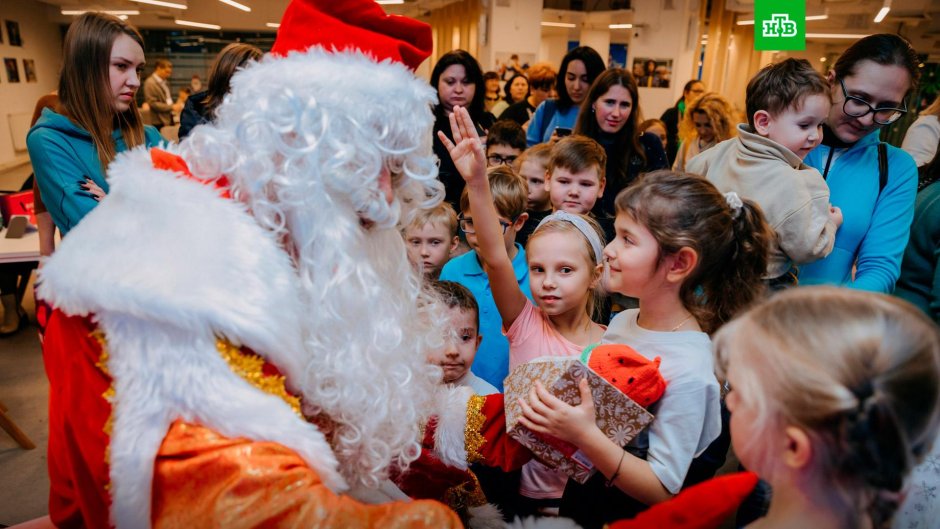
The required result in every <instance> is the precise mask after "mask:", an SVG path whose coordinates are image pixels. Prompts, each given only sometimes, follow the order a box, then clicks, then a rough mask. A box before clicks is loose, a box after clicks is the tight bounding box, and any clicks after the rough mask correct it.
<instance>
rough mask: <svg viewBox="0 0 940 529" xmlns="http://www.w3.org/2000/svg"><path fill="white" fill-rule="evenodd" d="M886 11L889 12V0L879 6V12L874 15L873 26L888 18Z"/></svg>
mask: <svg viewBox="0 0 940 529" xmlns="http://www.w3.org/2000/svg"><path fill="white" fill-rule="evenodd" d="M888 11H891V0H885V3H884V4H882V5H881V10H880V11H878V14H877V15H875V24H878V23H879V22H881V21H882V20H884V19H885V17H886V16H888Z"/></svg>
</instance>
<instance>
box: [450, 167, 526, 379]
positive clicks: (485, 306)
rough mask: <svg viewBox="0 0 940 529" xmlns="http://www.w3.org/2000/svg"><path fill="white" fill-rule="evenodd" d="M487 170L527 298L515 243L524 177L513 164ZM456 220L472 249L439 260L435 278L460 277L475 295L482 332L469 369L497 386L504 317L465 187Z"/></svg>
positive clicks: (502, 372) (504, 369) (505, 346)
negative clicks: (479, 251) (480, 249)
mask: <svg viewBox="0 0 940 529" xmlns="http://www.w3.org/2000/svg"><path fill="white" fill-rule="evenodd" d="M488 176H489V181H490V192H491V193H492V194H493V202H494V203H495V205H496V211H497V212H498V213H499V222H500V224H501V225H502V227H503V240H504V241H505V243H506V252H507V253H508V254H509V257H510V259H512V265H513V269H514V270H515V272H516V280H517V281H518V282H519V287H520V288H521V289H522V292H523V293H525V295H526V296H527V297H528V298H529V299H532V293H531V291H530V290H529V270H528V266H527V265H526V258H525V250H524V249H523V248H522V246H521V245H520V244H518V243H516V233H517V232H518V231H519V230H520V229H522V226H523V225H524V224H525V222H526V219H527V218H528V214H526V210H525V209H526V201H527V199H528V189H527V187H526V183H525V181H523V180H522V178H520V177H519V176H518V175H516V174H515V173H514V172H513V171H512V169H510V168H509V167H507V166H503V165H500V166H496V167H492V168H490V169H489V171H488ZM458 224H459V225H460V229H461V230H463V232H464V234H465V235H466V236H467V244H468V245H469V246H470V249H471V251H469V252H467V253H465V254H463V255H461V256H459V257H455V258H453V259H451V260H450V261H449V262H448V263H447V264H446V265H444V269H443V270H441V276H440V279H441V280H442V281H454V282H457V283H460V284H461V285H463V286H465V287H467V289H468V290H469V291H470V292H472V293H473V296H474V297H475V298H476V300H477V304H478V305H479V308H480V334H481V335H483V342H482V343H481V344H480V348H479V349H478V350H477V356H476V359H475V360H474V362H473V366H472V367H471V370H472V371H473V373H474V374H476V375H477V376H478V377H480V378H482V379H483V380H486V381H487V382H489V383H490V384H492V385H493V386H495V387H496V388H497V389H498V390H499V391H500V392H502V391H503V379H504V378H506V375H508V374H509V341H508V340H507V339H506V337H505V336H504V335H503V320H502V318H500V316H499V311H498V310H497V309H496V302H495V301H493V292H492V291H491V290H490V282H489V280H488V279H487V277H486V272H485V271H484V270H483V265H482V264H481V262H480V259H479V257H478V256H477V252H476V249H477V239H476V230H474V227H473V211H472V210H471V209H470V199H469V197H468V195H467V190H466V189H464V192H463V193H462V194H461V195H460V216H459V217H458Z"/></svg>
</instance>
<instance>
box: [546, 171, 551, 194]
mask: <svg viewBox="0 0 940 529" xmlns="http://www.w3.org/2000/svg"><path fill="white" fill-rule="evenodd" d="M551 185H552V173H550V172H549V171H548V169H546V170H545V192H546V193H551V191H552V189H551Z"/></svg>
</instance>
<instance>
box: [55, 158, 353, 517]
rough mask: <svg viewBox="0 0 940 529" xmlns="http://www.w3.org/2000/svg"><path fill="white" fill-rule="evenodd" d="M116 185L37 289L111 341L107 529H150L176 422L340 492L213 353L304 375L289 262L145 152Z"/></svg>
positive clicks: (317, 448)
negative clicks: (279, 459) (157, 476)
mask: <svg viewBox="0 0 940 529" xmlns="http://www.w3.org/2000/svg"><path fill="white" fill-rule="evenodd" d="M110 182H111V192H110V194H109V195H108V197H107V198H105V199H104V200H102V202H101V204H100V205H99V206H98V207H97V208H95V210H94V211H92V212H91V213H89V214H88V215H87V216H86V217H85V218H84V219H83V220H82V222H81V223H80V224H79V225H78V226H77V227H76V228H75V229H74V230H72V231H71V232H70V233H69V235H68V237H66V238H64V239H63V241H62V244H61V246H60V247H59V248H58V249H57V250H56V253H55V255H54V256H53V257H51V258H50V259H49V260H48V261H47V262H46V264H45V266H44V267H43V269H42V271H41V272H40V277H41V283H40V287H39V290H40V295H41V296H42V297H43V298H45V299H48V300H50V301H51V302H52V303H53V305H55V306H57V307H58V308H59V309H61V310H63V311H64V312H66V313H67V314H73V315H74V314H80V315H84V314H94V315H95V318H96V320H97V322H98V324H99V326H100V328H101V329H102V330H103V331H104V333H105V335H106V337H107V340H108V351H109V356H110V359H109V363H108V367H109V370H110V372H111V375H112V377H113V380H114V387H115V400H114V403H113V410H114V412H113V413H114V430H113V431H114V433H113V435H112V437H111V445H110V451H111V452H110V453H111V468H110V477H111V483H112V488H111V494H112V500H113V503H112V510H111V516H112V523H114V524H115V526H116V527H120V528H122V529H123V528H125V527H132V528H136V527H148V526H149V521H150V504H151V495H152V493H151V484H152V476H153V465H154V458H155V455H156V452H157V450H158V449H159V447H160V444H161V443H162V441H163V439H164V437H165V436H166V433H167V429H168V428H169V426H170V424H171V423H172V421H174V420H176V419H183V420H187V421H194V422H197V423H199V424H202V425H205V426H207V427H209V428H211V429H213V430H215V431H218V432H219V433H221V434H222V435H225V436H229V437H239V436H244V437H247V438H249V439H255V440H267V441H274V442H278V443H281V444H283V445H285V446H287V447H289V448H291V449H293V450H295V451H296V452H297V453H298V454H300V455H301V457H303V458H304V460H305V461H306V462H307V463H308V464H309V465H310V466H311V468H313V469H314V470H315V471H317V472H318V473H319V475H320V477H321V479H323V482H324V484H326V485H327V486H328V487H330V488H331V489H332V490H334V491H337V492H341V491H343V490H345V488H346V483H345V481H344V480H343V478H342V477H341V476H340V474H339V472H338V469H337V466H338V464H337V461H336V458H335V456H334V454H333V452H332V450H331V448H330V446H329V444H328V443H327V442H326V439H325V438H324V436H323V434H322V433H321V432H319V431H318V430H317V429H316V427H314V426H313V425H311V424H310V423H308V422H306V421H303V420H301V419H300V418H298V417H297V416H296V415H295V414H294V412H293V410H292V409H291V408H290V406H289V405H288V404H287V403H285V402H284V401H283V400H281V399H279V398H277V397H274V396H271V395H268V394H266V393H264V392H262V391H261V390H259V389H256V388H254V387H253V386H251V385H250V384H249V383H248V382H246V381H244V380H242V379H241V378H240V377H239V376H238V375H236V374H235V373H234V372H232V370H231V369H230V368H229V367H228V365H227V364H226V363H225V360H224V359H223V358H222V357H221V356H220V355H219V353H218V351H217V350H216V347H215V340H216V336H224V337H226V338H227V339H229V340H230V341H231V342H232V343H235V344H239V345H245V346H248V347H250V348H252V349H253V350H255V351H256V352H258V353H259V354H264V355H265V356H266V357H267V358H268V359H269V360H271V361H272V362H273V363H274V364H275V365H277V366H278V367H279V368H280V369H282V371H283V372H284V373H285V375H287V376H288V378H290V377H291V376H296V375H298V374H299V373H300V372H301V370H302V369H303V367H302V366H303V365H304V364H303V361H302V359H303V357H304V354H303V351H304V346H303V340H302V336H303V335H302V328H301V325H300V321H299V317H300V316H301V315H303V311H302V310H301V308H300V307H301V303H300V300H299V297H298V290H299V288H297V278H296V274H295V273H294V271H293V268H292V266H291V263H290V261H289V258H288V257H287V255H286V254H285V253H284V252H283V251H282V250H281V249H280V248H279V247H278V245H277V244H276V242H275V241H274V240H273V239H272V238H271V236H270V234H268V232H266V231H264V230H263V229H261V228H260V227H259V226H258V225H257V224H256V223H255V222H254V220H253V219H252V217H251V216H249V215H248V214H247V213H246V212H245V210H244V208H243V207H242V206H241V205H240V204H237V203H235V202H233V201H231V200H225V199H220V198H219V197H218V195H217V192H216V191H215V190H213V189H212V188H211V187H209V186H205V185H202V184H200V183H198V182H194V181H191V180H186V179H180V178H177V176H176V175H174V174H172V173H170V172H167V171H161V170H157V169H154V168H153V166H152V163H151V161H150V156H149V153H148V152H147V151H146V150H143V149H138V150H135V151H131V152H129V153H125V154H122V155H121V156H119V157H118V158H117V160H116V161H115V162H114V164H113V165H112V166H111V167H110ZM167 373H170V374H172V376H162V375H165V374H167Z"/></svg>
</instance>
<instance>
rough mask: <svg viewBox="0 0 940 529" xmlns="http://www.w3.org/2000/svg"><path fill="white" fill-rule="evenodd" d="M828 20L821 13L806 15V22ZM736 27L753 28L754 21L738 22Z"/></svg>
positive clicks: (825, 14) (827, 15)
mask: <svg viewBox="0 0 940 529" xmlns="http://www.w3.org/2000/svg"><path fill="white" fill-rule="evenodd" d="M828 18H829V13H823V14H821V15H806V20H826V19H828ZM736 23H737V25H739V26H753V25H754V20H753V19H751V20H738V21H737V22H736Z"/></svg>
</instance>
